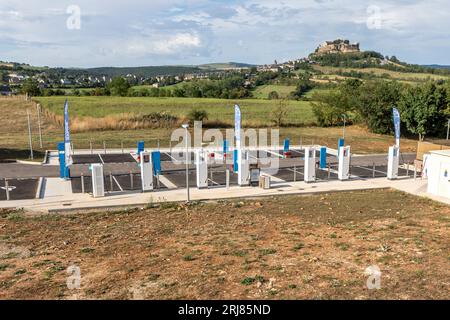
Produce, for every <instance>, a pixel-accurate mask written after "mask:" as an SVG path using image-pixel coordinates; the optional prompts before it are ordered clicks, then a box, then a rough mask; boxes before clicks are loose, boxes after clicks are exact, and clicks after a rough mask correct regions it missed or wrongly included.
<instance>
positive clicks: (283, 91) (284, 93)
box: [253, 85, 296, 99]
mask: <svg viewBox="0 0 450 320" xmlns="http://www.w3.org/2000/svg"><path fill="white" fill-rule="evenodd" d="M295 88H296V86H282V85H263V86H259V87H256V88H255V89H254V91H253V97H255V98H257V99H267V97H268V96H269V93H270V92H272V91H276V92H277V93H278V96H279V97H280V98H287V97H288V96H289V94H290V93H291V92H292V91H294V90H295Z"/></svg>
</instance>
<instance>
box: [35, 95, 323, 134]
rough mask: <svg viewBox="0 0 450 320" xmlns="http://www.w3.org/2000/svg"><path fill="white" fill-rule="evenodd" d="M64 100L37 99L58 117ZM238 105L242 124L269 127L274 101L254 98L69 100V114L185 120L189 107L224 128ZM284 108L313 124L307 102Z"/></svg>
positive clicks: (296, 121) (294, 118) (293, 120)
mask: <svg viewBox="0 0 450 320" xmlns="http://www.w3.org/2000/svg"><path fill="white" fill-rule="evenodd" d="M65 99H66V98H65V97H39V98H36V101H38V102H40V103H41V104H42V105H43V106H44V107H45V108H47V109H48V110H49V111H51V112H52V113H54V114H56V115H60V116H62V114H63V106H64V101H65ZM235 103H238V104H239V105H240V106H241V111H242V123H243V125H249V126H257V127H259V126H269V125H271V120H270V112H271V110H272V109H274V107H275V106H276V103H277V102H276V101H268V100H267V101H264V100H258V99H245V100H226V99H207V98H202V99H198V98H151V97H136V98H135V97H132V98H128V97H127V98H122V97H69V105H70V114H71V116H72V117H76V118H78V119H80V120H82V119H83V118H87V117H92V118H103V117H106V116H109V115H121V114H130V113H133V114H141V115H142V114H149V113H152V112H162V111H164V112H167V113H170V114H171V115H174V116H177V117H179V118H181V119H182V118H185V117H186V116H187V114H188V113H189V112H190V111H191V110H192V109H193V108H199V109H204V110H207V112H208V120H209V121H213V122H221V123H224V124H227V125H233V124H234V104H235ZM287 109H288V111H289V119H287V122H288V123H290V124H292V125H308V124H313V123H314V122H315V119H314V115H313V113H312V108H311V105H310V103H309V102H307V101H288V102H287Z"/></svg>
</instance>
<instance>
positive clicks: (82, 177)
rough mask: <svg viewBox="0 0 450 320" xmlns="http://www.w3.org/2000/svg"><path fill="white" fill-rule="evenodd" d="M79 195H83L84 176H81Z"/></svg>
mask: <svg viewBox="0 0 450 320" xmlns="http://www.w3.org/2000/svg"><path fill="white" fill-rule="evenodd" d="M81 193H84V174H81Z"/></svg>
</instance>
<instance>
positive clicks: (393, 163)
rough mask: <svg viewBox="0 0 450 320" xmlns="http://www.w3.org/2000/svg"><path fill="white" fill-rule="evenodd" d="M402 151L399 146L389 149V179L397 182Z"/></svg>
mask: <svg viewBox="0 0 450 320" xmlns="http://www.w3.org/2000/svg"><path fill="white" fill-rule="evenodd" d="M399 155H400V150H399V148H398V147H397V146H392V147H389V156H388V169H387V178H388V179H389V180H395V179H397V178H398V163H399Z"/></svg>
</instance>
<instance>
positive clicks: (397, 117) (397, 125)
mask: <svg viewBox="0 0 450 320" xmlns="http://www.w3.org/2000/svg"><path fill="white" fill-rule="evenodd" d="M392 112H393V113H394V128H395V144H396V145H397V147H399V148H400V112H398V110H397V108H392Z"/></svg>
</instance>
